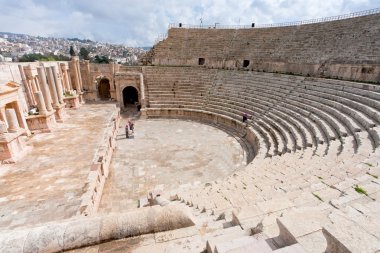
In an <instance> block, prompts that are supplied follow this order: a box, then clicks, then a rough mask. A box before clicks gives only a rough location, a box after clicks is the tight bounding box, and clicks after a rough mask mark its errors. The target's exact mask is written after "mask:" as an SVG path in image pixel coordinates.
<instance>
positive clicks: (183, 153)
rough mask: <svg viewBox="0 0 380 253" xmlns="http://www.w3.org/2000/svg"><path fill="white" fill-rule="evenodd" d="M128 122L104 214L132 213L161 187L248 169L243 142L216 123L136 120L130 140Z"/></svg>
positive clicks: (114, 162) (115, 158)
mask: <svg viewBox="0 0 380 253" xmlns="http://www.w3.org/2000/svg"><path fill="white" fill-rule="evenodd" d="M126 121H127V120H126V118H123V120H122V123H121V127H120V128H119V132H118V136H117V144H116V145H117V146H116V149H115V151H114V154H113V157H112V163H111V166H110V175H109V177H108V179H107V180H106V184H105V186H104V190H103V196H102V200H101V203H100V207H99V213H108V212H117V211H126V210H128V209H134V208H136V207H137V206H138V200H139V198H141V197H144V196H146V195H147V192H148V191H150V190H153V189H154V188H156V187H160V188H163V190H164V191H171V190H174V189H177V188H178V187H180V185H183V184H190V183H192V184H197V183H198V184H199V183H205V182H209V181H213V180H216V179H218V178H222V177H226V176H227V175H230V174H232V173H233V171H234V170H236V169H239V168H241V167H244V166H245V165H246V157H245V156H246V154H245V151H244V150H243V148H242V147H241V145H240V144H239V142H238V141H237V140H236V139H235V138H234V137H232V136H230V135H228V134H227V133H225V132H223V131H221V130H219V129H217V128H215V127H213V126H210V125H206V124H202V123H198V122H194V121H184V120H175V119H146V120H138V121H136V122H135V123H136V126H135V134H134V137H133V138H130V139H126V137H125V130H124V126H125V124H126Z"/></svg>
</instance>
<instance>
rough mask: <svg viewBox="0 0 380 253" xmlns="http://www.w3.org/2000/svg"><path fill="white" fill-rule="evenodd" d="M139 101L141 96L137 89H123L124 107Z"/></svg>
mask: <svg viewBox="0 0 380 253" xmlns="http://www.w3.org/2000/svg"><path fill="white" fill-rule="evenodd" d="M138 101H139V95H138V92H137V90H136V88H135V87H132V86H128V87H125V88H124V89H123V103H124V106H127V105H129V104H135V102H138Z"/></svg>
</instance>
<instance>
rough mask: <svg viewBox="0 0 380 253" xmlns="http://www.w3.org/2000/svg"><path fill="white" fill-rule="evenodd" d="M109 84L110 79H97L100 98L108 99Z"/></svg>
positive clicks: (109, 95)
mask: <svg viewBox="0 0 380 253" xmlns="http://www.w3.org/2000/svg"><path fill="white" fill-rule="evenodd" d="M110 89H111V85H110V80H109V79H108V78H102V79H100V81H99V85H98V91H99V98H100V99H101V100H108V99H110V98H111V92H110Z"/></svg>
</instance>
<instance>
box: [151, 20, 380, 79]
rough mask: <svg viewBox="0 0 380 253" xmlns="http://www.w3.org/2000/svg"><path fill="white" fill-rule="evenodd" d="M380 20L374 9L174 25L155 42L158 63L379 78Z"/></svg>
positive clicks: (155, 62) (350, 77)
mask: <svg viewBox="0 0 380 253" xmlns="http://www.w3.org/2000/svg"><path fill="white" fill-rule="evenodd" d="M379 26H380V14H373V15H368V16H362V17H356V18H350V19H344V20H338V21H331V22H325V23H316V24H308V25H299V26H288V27H275V28H253V29H212V28H210V29H185V28H171V29H169V32H168V38H167V39H166V40H164V41H162V42H159V43H158V44H157V45H156V46H155V47H154V58H153V64H154V65H184V66H196V65H199V61H200V58H203V59H204V64H203V65H204V66H207V67H213V68H226V69H232V68H234V69H236V68H244V69H252V70H258V71H266V72H282V73H294V74H302V75H311V76H326V77H337V78H343V79H346V80H363V81H378V80H379V79H380V52H379V48H380V30H379V29H378V27H379ZM244 61H245V62H244ZM244 63H245V64H244Z"/></svg>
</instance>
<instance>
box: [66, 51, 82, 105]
mask: <svg viewBox="0 0 380 253" xmlns="http://www.w3.org/2000/svg"><path fill="white" fill-rule="evenodd" d="M69 67H70V74H71V78H72V80H73V82H74V85H75V90H76V92H77V94H78V96H79V103H81V104H83V103H84V99H83V85H82V77H81V71H80V66H79V57H77V56H73V57H72V59H71V61H70V62H69Z"/></svg>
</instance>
